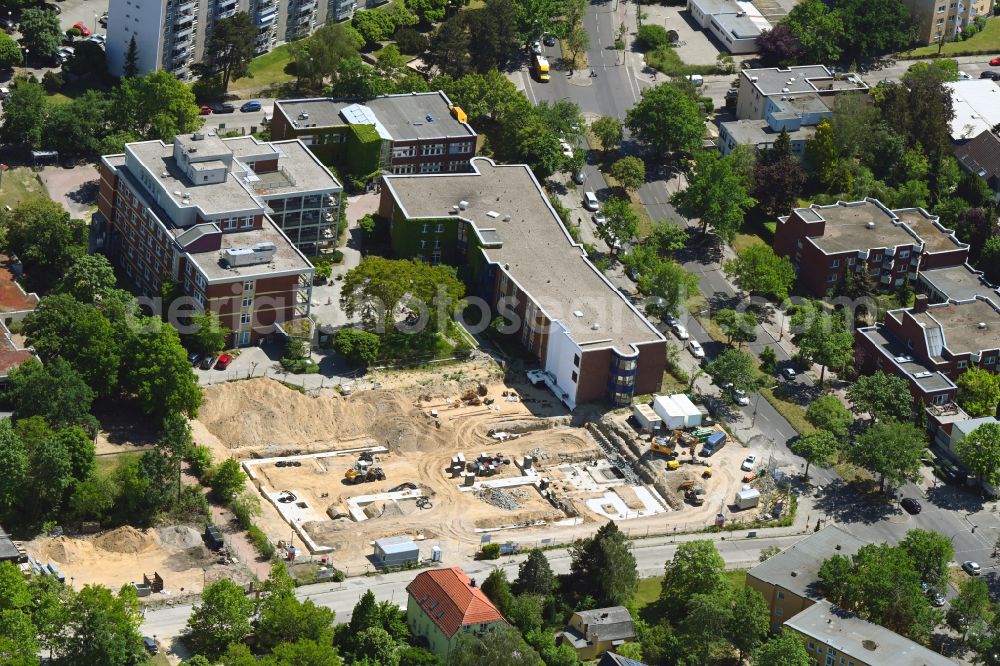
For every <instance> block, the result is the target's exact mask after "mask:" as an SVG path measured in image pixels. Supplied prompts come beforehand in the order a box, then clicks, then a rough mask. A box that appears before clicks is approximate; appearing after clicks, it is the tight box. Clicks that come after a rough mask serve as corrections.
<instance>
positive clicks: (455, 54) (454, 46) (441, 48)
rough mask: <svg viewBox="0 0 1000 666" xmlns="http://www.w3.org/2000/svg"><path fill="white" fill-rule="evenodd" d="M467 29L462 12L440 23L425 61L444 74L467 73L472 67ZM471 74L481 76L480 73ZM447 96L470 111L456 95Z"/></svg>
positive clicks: (460, 75) (461, 74) (432, 37)
mask: <svg viewBox="0 0 1000 666" xmlns="http://www.w3.org/2000/svg"><path fill="white" fill-rule="evenodd" d="M469 40H470V35H469V30H468V25H467V22H466V19H465V16H464V15H463V14H456V15H454V16H452V17H451V18H449V19H448V20H447V21H445V22H444V23H442V24H441V25H440V26H439V27H438V29H437V30H435V31H434V34H433V35H432V36H431V41H430V47H429V50H430V52H429V53H428V54H427V61H428V63H430V64H431V65H434V66H436V67H437V68H438V71H440V72H441V73H442V74H444V75H445V76H449V77H456V78H457V77H463V76H464V75H467V74H469V70H470V69H472V58H471V57H470V56H469ZM473 76H478V77H482V75H481V74H475V75H473ZM448 96H449V97H450V98H451V100H452V101H453V102H456V103H457V104H459V106H461V107H462V109H463V110H464V111H465V112H466V113H470V114H471V111H470V107H468V106H466V105H465V104H462V103H460V102H459V101H458V99H459V98H458V97H457V96H452V93H451V92H449V93H448ZM470 117H472V116H471V115H470Z"/></svg>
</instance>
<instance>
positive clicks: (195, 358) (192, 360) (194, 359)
mask: <svg viewBox="0 0 1000 666" xmlns="http://www.w3.org/2000/svg"><path fill="white" fill-rule="evenodd" d="M200 360H201V354H199V353H198V352H191V353H190V354H188V362H190V363H191V365H194V364H196V363H197V362H198V361H200Z"/></svg>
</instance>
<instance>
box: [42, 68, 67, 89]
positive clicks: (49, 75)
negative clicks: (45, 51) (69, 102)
mask: <svg viewBox="0 0 1000 666" xmlns="http://www.w3.org/2000/svg"><path fill="white" fill-rule="evenodd" d="M64 83H65V81H64V80H63V77H62V75H61V74H59V73H58V72H51V71H50V72H45V75H44V76H43V77H42V87H43V88H45V92H47V93H55V92H59V90H60V89H61V88H62V87H63V84H64Z"/></svg>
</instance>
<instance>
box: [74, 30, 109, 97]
mask: <svg viewBox="0 0 1000 666" xmlns="http://www.w3.org/2000/svg"><path fill="white" fill-rule="evenodd" d="M73 48H75V49H76V50H75V51H74V52H73V55H72V56H70V58H69V60H67V61H66V62H65V63H64V64H63V71H64V72H69V73H71V74H76V75H77V76H92V77H94V78H97V79H100V78H103V77H105V76H107V73H108V65H107V60H106V58H105V55H104V48H103V47H102V46H101V45H100V44H98V43H97V42H91V41H86V40H85V41H82V42H78V43H76V44H74V45H73ZM91 92H95V94H96V91H91Z"/></svg>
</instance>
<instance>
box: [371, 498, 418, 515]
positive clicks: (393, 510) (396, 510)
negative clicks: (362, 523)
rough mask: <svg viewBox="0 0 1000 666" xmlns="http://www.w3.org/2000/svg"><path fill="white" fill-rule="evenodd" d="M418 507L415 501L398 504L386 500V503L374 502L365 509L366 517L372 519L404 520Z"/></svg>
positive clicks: (394, 501)
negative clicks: (404, 517) (403, 518)
mask: <svg viewBox="0 0 1000 666" xmlns="http://www.w3.org/2000/svg"><path fill="white" fill-rule="evenodd" d="M415 508H416V505H415V504H414V502H413V501H408V502H398V501H396V500H386V501H384V502H372V503H371V504H369V505H368V506H366V507H365V508H364V511H365V515H366V516H368V518H369V519H371V518H388V519H390V520H391V519H393V518H402V517H403V516H408V515H410V514H411V513H413V510H414V509H415Z"/></svg>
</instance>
